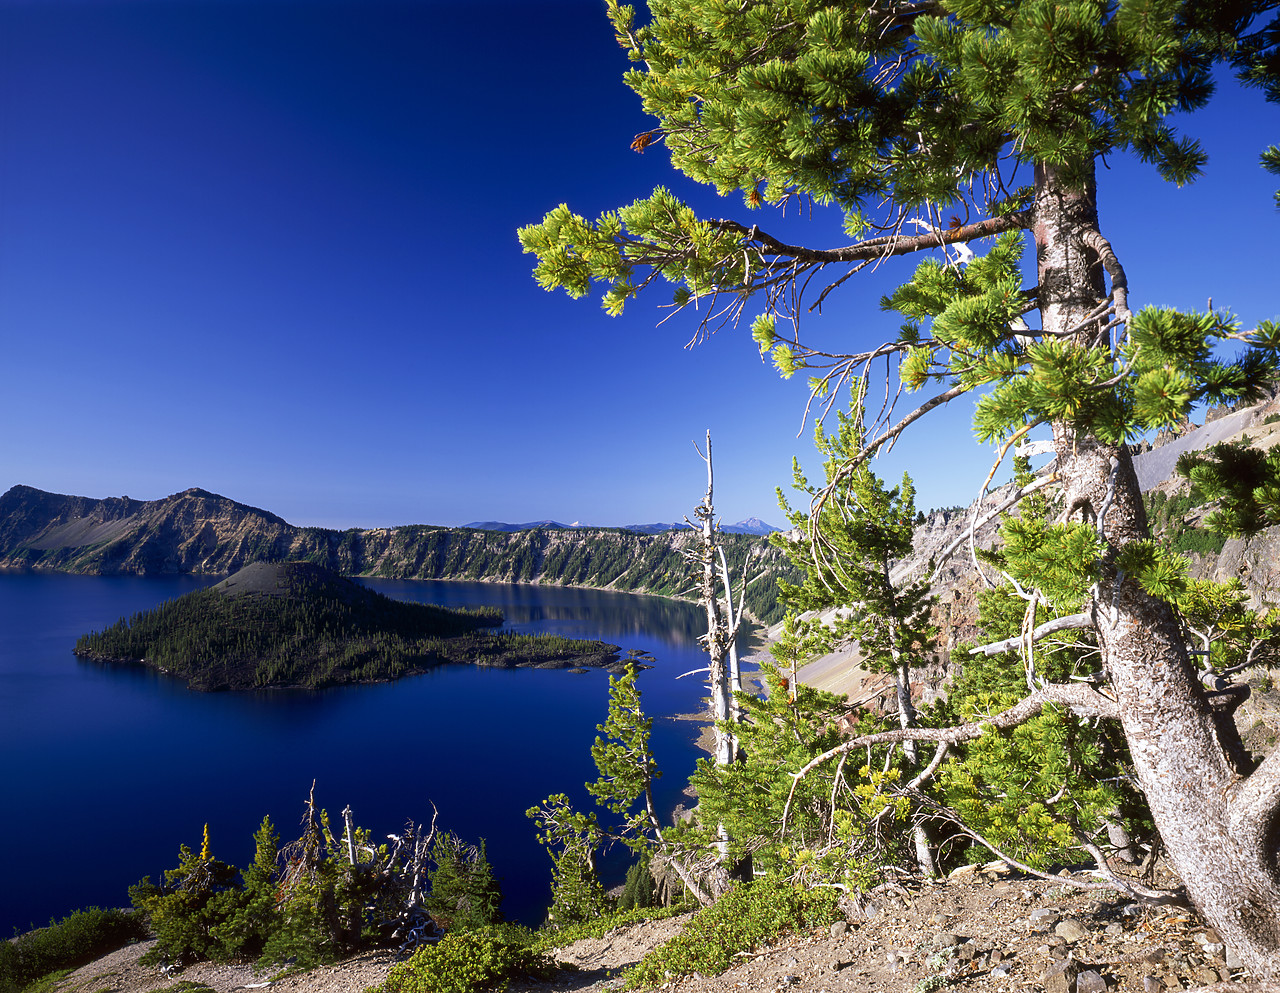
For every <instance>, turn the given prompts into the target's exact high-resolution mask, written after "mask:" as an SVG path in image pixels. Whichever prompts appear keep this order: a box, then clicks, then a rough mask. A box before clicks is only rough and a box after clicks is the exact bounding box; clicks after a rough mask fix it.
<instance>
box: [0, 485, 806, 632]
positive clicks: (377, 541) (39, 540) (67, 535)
mask: <svg viewBox="0 0 1280 993" xmlns="http://www.w3.org/2000/svg"><path fill="white" fill-rule="evenodd" d="M696 540H697V535H696V533H695V532H693V531H691V530H690V529H688V528H684V529H682V530H674V531H664V532H662V533H659V534H641V533H638V532H634V531H626V530H622V529H617V528H612V529H609V528H584V527H575V528H565V527H555V528H553V527H534V528H530V529H525V530H518V531H510V532H506V531H501V530H494V529H479V528H444V527H433V526H430V525H408V526H404V527H396V528H370V529H358V528H351V529H348V530H346V531H334V530H330V529H327V528H313V527H295V526H294V525H292V524H289V523H288V522H287V521H285V520H284V519H282V518H280V517H277V516H276V515H275V514H272V513H270V512H268V511H265V510H260V509H258V508H256V507H250V506H247V505H245V504H242V503H237V502H236V501H234V500H231V499H228V498H227V497H224V496H220V495H218V494H215V493H210V492H209V491H207V490H202V489H199V488H193V489H189V490H184V491H182V492H181V493H175V494H173V495H172V496H168V497H165V498H164V499H161V500H148V501H142V500H134V499H131V498H129V497H110V498H107V499H94V498H92V497H83V496H67V495H64V494H58V493H47V492H45V491H43V490H38V489H35V488H34V487H31V486H14V487H12V488H11V489H10V490H9V491H8V492H7V493H5V494H3V495H2V496H0V569H40V570H46V569H47V570H56V571H60V572H74V573H86V574H91V575H115V574H125V575H156V574H174V573H197V574H213V575H229V574H231V573H234V572H236V571H238V570H240V569H242V568H244V567H245V566H246V565H249V564H250V563H252V562H287V561H294V562H311V563H314V564H316V565H321V566H324V567H326V568H328V569H332V570H333V571H335V572H337V573H340V574H342V575H345V576H381V577H386V578H391V579H465V580H477V581H488V582H517V583H540V584H547V585H561V586H586V587H594V588H599V589H611V590H618V591H621V592H628V593H652V594H656V595H660V596H670V597H680V596H684V595H685V594H686V593H687V592H688V591H689V590H690V589H691V588H692V587H693V585H694V583H693V581H692V575H691V570H690V565H689V562H688V560H687V559H686V557H685V556H684V554H683V553H684V550H685V549H686V548H688V547H689V546H690V545H691V544H692V543H693V542H695V541H696ZM723 545H724V549H725V554H726V556H727V557H728V559H729V563H730V567H731V569H732V570H733V573H734V575H741V574H742V572H743V569H744V567H745V566H746V565H747V563H748V561H749V562H750V567H749V571H750V577H751V578H754V577H756V576H757V575H758V576H760V578H759V579H756V580H755V581H754V582H753V583H752V584H751V586H750V587H749V588H748V592H747V609H748V610H749V611H750V612H751V614H752V616H754V617H755V618H756V619H757V620H759V621H762V622H764V623H773V622H774V621H776V620H779V619H780V617H781V615H780V613H779V610H778V606H777V598H778V588H777V580H778V578H780V577H781V578H785V579H787V580H788V581H791V582H797V581H798V576H797V574H796V572H795V570H794V569H793V568H792V567H791V566H790V564H789V563H788V562H787V561H786V558H785V556H784V555H783V554H782V553H781V552H780V551H779V550H778V549H776V548H773V547H771V546H770V545H769V544H768V542H767V540H765V539H764V538H762V537H760V536H758V535H755V534H736V533H727V534H725V535H724V540H723Z"/></svg>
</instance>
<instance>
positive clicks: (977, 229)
mask: <svg viewBox="0 0 1280 993" xmlns="http://www.w3.org/2000/svg"><path fill="white" fill-rule="evenodd" d="M708 223H709V224H710V226H711V227H712V229H714V230H716V231H728V232H730V233H732V234H739V235H742V237H743V239H744V240H746V241H748V242H754V243H756V244H758V245H760V246H761V248H763V249H764V250H765V251H767V252H768V253H769V254H770V255H773V256H776V257H779V258H787V259H794V260H796V261H797V262H805V263H809V264H817V265H830V264H831V263H836V262H866V261H869V260H875V259H882V258H889V257H891V256H895V255H909V254H911V253H912V252H921V251H925V250H926V249H930V248H941V247H942V246H944V245H954V244H955V243H956V242H966V241H973V240H974V239H975V238H987V237H990V236H992V235H997V234H1002V233H1003V232H1005V231H1014V230H1017V229H1019V228H1029V227H1031V223H1032V217H1031V213H1030V211H1015V212H1013V213H1011V214H1004V215H1002V216H1000V217H988V218H986V219H985V220H981V221H976V222H975V223H973V224H964V225H961V226H960V227H958V228H948V229H943V230H938V231H929V232H928V233H926V234H917V235H903V234H899V233H897V232H895V233H894V234H887V235H881V236H880V237H878V238H867V239H865V240H863V241H859V242H856V243H855V244H852V245H846V246H845V247H843V248H805V247H804V246H802V245H788V244H787V243H786V242H784V241H781V240H780V239H778V238H775V237H774V236H773V235H771V234H769V233H768V232H766V231H761V230H760V226H759V225H758V224H753V225H751V227H746V226H745V225H743V224H740V223H738V222H737V221H734V220H728V219H720V220H713V221H709V222H708ZM1098 237H1100V238H1101V235H1099V236H1098ZM1104 241H1105V239H1104ZM1112 258H1114V255H1113V256H1112Z"/></svg>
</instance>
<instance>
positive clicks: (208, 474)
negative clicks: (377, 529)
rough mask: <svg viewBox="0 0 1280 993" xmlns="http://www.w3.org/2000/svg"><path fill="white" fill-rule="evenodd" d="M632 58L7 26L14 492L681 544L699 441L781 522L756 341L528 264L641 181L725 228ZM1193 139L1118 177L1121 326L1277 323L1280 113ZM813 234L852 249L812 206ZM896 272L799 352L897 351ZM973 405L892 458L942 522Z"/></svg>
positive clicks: (1232, 114) (367, 37)
mask: <svg viewBox="0 0 1280 993" xmlns="http://www.w3.org/2000/svg"><path fill="white" fill-rule="evenodd" d="M627 65H628V63H627V61H626V58H625V54H624V53H623V52H622V51H621V50H619V49H618V48H617V47H616V46H615V44H614V41H613V36H612V32H611V30H610V28H609V26H608V23H607V21H606V20H605V18H604V15H603V4H602V3H600V2H599V0H538V2H535V3H529V2H525V3H500V2H499V3H488V2H483V0H471V2H469V3H465V4H462V3H445V2H434V0H418V2H412V0H402V2H398V3H386V2H381V0H357V2H350V3H347V2H341V3H339V2H326V0H146V2H143V0H80V2H71V0H28V2H18V0H0V342H2V344H3V351H2V353H0V355H2V358H3V369H4V373H5V375H4V381H3V388H2V389H0V423H3V425H4V429H3V431H2V432H0V490H3V489H7V488H8V487H9V486H10V485H13V484H16V483H25V484H28V485H31V486H36V487H40V488H42V489H46V490H52V491H57V492H67V493H76V494H83V495H88V496H96V497H104V496H113V495H121V494H128V495H130V496H133V497H135V498H139V499H155V498H159V497H162V496H165V495H168V494H170V493H173V492H176V491H179V490H182V489H185V488H187V487H189V486H200V487H204V488H206V489H210V490H214V491H216V492H219V493H223V494H225V495H226V496H229V497H232V498H233V499H236V500H240V501H242V502H245V503H249V504H253V505H255V506H260V507H264V508H266V509H269V510H272V511H274V512H276V513H278V514H280V515H281V516H283V517H284V518H286V519H287V520H289V521H291V522H292V523H295V524H317V525H324V526H329V527H354V526H362V527H364V526H380V525H395V524H405V523H437V524H461V523H464V522H467V521H472V520H488V519H500V520H508V521H515V520H536V519H541V518H554V519H557V520H561V521H566V522H568V521H583V522H586V523H595V524H626V523H639V522H647V521H655V520H678V519H680V518H681V517H682V516H683V515H685V514H690V513H691V512H692V508H693V506H694V505H695V504H696V503H697V501H698V500H699V499H700V497H701V493H702V489H703V486H704V485H705V475H704V472H705V470H704V468H703V466H702V464H701V463H700V462H699V461H698V459H697V456H696V454H695V453H694V450H693V446H692V442H693V441H694V440H695V439H696V440H701V438H702V437H703V435H704V433H705V432H706V430H707V429H710V430H711V431H712V433H713V437H714V443H715V455H716V465H717V509H718V510H719V511H720V513H721V516H722V517H723V518H724V519H725V520H726V521H735V520H738V519H741V518H743V517H747V516H750V515H755V516H760V517H763V518H765V519H766V520H771V521H773V522H774V523H779V524H780V523H782V521H781V516H780V514H779V513H778V511H777V509H776V505H775V502H774V497H773V489H774V487H775V486H776V485H778V484H786V483H788V482H789V479H790V460H791V457H792V456H793V455H800V456H801V458H802V459H805V460H806V463H807V464H808V465H809V466H810V467H811V470H812V471H813V472H814V474H817V472H818V471H819V467H818V465H817V463H816V460H815V459H814V458H812V457H809V453H811V452H812V446H811V442H810V435H809V430H808V429H807V428H806V429H805V430H804V431H803V433H800V430H801V425H800V419H801V414H802V410H803V406H804V385H803V383H801V382H799V381H798V380H799V379H800V378H801V377H797V381H793V382H787V383H784V382H782V381H780V380H779V379H778V378H777V376H776V374H775V373H774V372H773V371H772V369H771V368H770V367H768V366H765V365H763V364H762V363H761V362H760V360H759V358H758V357H757V354H756V350H755V348H754V346H753V345H752V343H751V342H750V340H749V338H748V336H747V333H746V330H745V328H744V329H741V330H739V331H738V332H736V333H735V332H732V331H724V332H721V333H719V334H717V335H716V336H714V337H713V338H712V339H711V340H710V341H709V342H707V343H705V344H702V345H699V346H698V347H696V348H693V349H686V348H685V347H684V346H685V344H686V342H688V340H689V338H690V336H691V335H692V333H693V325H692V323H691V322H690V321H688V320H685V319H682V318H676V319H673V320H671V321H668V322H667V323H665V324H662V325H660V326H659V325H658V323H657V322H658V321H659V320H661V319H662V317H663V316H665V313H666V312H665V311H662V310H660V309H659V308H658V305H659V304H660V303H663V302H665V299H663V298H662V297H661V295H655V296H652V297H651V298H650V299H648V300H644V299H642V300H641V301H640V302H638V303H633V304H632V305H631V306H630V307H629V309H628V311H627V313H626V315H625V316H623V317H622V318H618V319H612V318H609V317H607V316H605V315H604V313H603V312H602V311H601V310H600V309H599V306H598V297H597V298H593V299H584V300H579V301H572V300H569V299H568V298H567V297H565V296H564V294H562V293H556V294H547V293H544V292H543V291H542V290H540V289H538V288H537V287H536V286H535V285H534V283H533V281H532V279H531V278H530V269H531V263H532V260H531V258H530V257H529V256H525V255H522V254H521V252H520V249H519V245H518V243H517V241H516V236H515V230H516V228H517V227H518V226H520V225H523V224H528V223H531V222H534V221H537V220H539V219H540V218H541V217H542V215H543V214H544V213H545V212H546V211H547V210H549V209H550V208H552V207H554V206H555V205H556V204H558V203H560V202H562V201H566V202H568V203H569V204H570V205H571V206H572V207H573V209H574V210H575V211H577V212H579V213H583V214H586V215H588V216H595V215H596V214H597V213H599V212H600V211H602V210H606V209H610V208H612V207H616V206H618V205H620V204H623V203H626V202H629V201H631V200H632V199H634V198H636V197H639V196H644V195H647V194H648V193H649V191H650V190H651V189H652V187H653V186H655V185H657V184H664V185H668V186H670V187H672V188H673V189H675V190H676V191H677V192H678V193H679V194H681V195H683V196H685V197H687V198H689V199H690V200H692V201H693V202H695V203H696V204H697V205H698V206H699V207H700V209H702V210H703V212H704V213H707V214H711V215H714V216H740V215H741V214H742V213H743V210H742V207H741V205H740V201H739V200H738V199H737V198H732V199H728V200H725V201H717V198H716V197H715V196H714V195H713V194H711V193H709V192H708V191H704V190H700V189H698V188H696V187H694V186H693V185H692V184H690V183H689V182H688V181H686V180H684V179H683V178H682V177H679V176H677V175H675V174H674V173H672V171H671V170H670V167H669V164H668V163H667V161H666V159H665V157H664V155H663V153H662V150H661V148H653V149H650V151H648V152H647V153H646V154H645V155H637V154H636V153H634V152H632V151H631V150H630V149H629V147H628V146H629V144H630V142H631V139H632V137H633V136H634V135H635V134H636V133H637V132H640V131H643V130H647V129H648V128H649V127H650V126H651V122H650V120H649V119H648V118H646V117H645V116H644V115H643V114H642V113H641V112H640V109H639V106H638V101H637V100H636V98H635V97H634V95H633V94H632V93H631V92H630V91H629V90H628V89H627V88H626V87H625V86H624V85H623V84H622V82H621V74H622V72H623V71H625V69H626V68H627ZM1185 130H1186V131H1187V132H1188V133H1190V134H1193V135H1195V136H1197V137H1200V138H1201V139H1202V140H1203V141H1204V143H1205V146H1206V148H1207V150H1208V151H1209V152H1210V155H1211V161H1210V165H1209V168H1208V173H1207V175H1206V176H1205V177H1204V178H1203V179H1202V180H1200V181H1199V182H1198V183H1196V184H1195V185H1193V186H1191V187H1188V188H1186V189H1182V190H1179V189H1176V188H1174V187H1172V186H1167V185H1165V184H1162V183H1160V182H1159V181H1158V180H1157V179H1156V178H1155V176H1154V175H1153V173H1152V172H1151V170H1150V169H1148V168H1147V167H1144V166H1141V165H1140V164H1136V163H1133V162H1129V161H1126V160H1118V161H1113V162H1110V163H1108V166H1109V168H1107V169H1104V170H1102V171H1101V172H1100V175H1099V185H1100V193H1099V196H1100V208H1101V216H1102V225H1103V230H1104V233H1106V234H1107V235H1108V236H1109V237H1110V238H1111V240H1112V242H1113V243H1114V245H1115V247H1116V250H1117V252H1118V253H1119V255H1120V257H1121V260H1122V262H1123V263H1124V264H1125V266H1126V268H1127V270H1128V274H1129V280H1130V286H1131V294H1132V296H1131V300H1132V301H1133V302H1135V303H1138V304H1142V303H1157V304H1168V305H1175V306H1183V307H1203V306H1204V305H1205V303H1206V300H1207V299H1208V298H1209V297H1210V296H1212V297H1213V300H1214V303H1215V305H1217V306H1227V307H1230V308H1232V309H1233V310H1235V312H1236V313H1237V314H1239V315H1240V316H1241V318H1242V319H1244V320H1245V321H1246V322H1256V321H1257V320H1259V319H1262V318H1275V317H1278V316H1280V292H1277V290H1278V286H1280V277H1278V276H1277V274H1278V273H1280V213H1278V212H1277V211H1276V210H1275V208H1274V207H1273V206H1272V202H1271V191H1272V189H1273V188H1274V185H1275V184H1276V182H1277V180H1276V179H1275V177H1271V176H1268V175H1267V174H1265V173H1263V172H1262V171H1261V169H1259V168H1258V167H1257V164H1256V163H1257V152H1258V151H1259V149H1260V148H1261V147H1262V146H1264V145H1265V144H1267V143H1269V142H1272V141H1276V140H1278V139H1280V107H1277V106H1275V105H1269V104H1266V103H1264V102H1263V101H1262V100H1261V98H1260V97H1259V96H1258V95H1257V94H1256V93H1253V92H1241V91H1239V90H1238V89H1237V88H1236V87H1235V86H1234V84H1232V83H1230V81H1227V82H1226V84H1225V85H1224V86H1223V87H1222V91H1221V93H1220V95H1219V97H1218V98H1217V99H1216V100H1215V103H1214V104H1213V105H1211V107H1210V109H1209V111H1207V112H1202V113H1201V114H1199V115H1195V116H1193V117H1191V118H1189V119H1188V120H1187V121H1186V123H1185ZM752 219H753V220H756V219H758V220H759V221H760V223H761V224H762V226H769V225H770V224H772V223H773V221H772V219H771V218H770V217H769V216H768V215H767V214H761V215H757V217H753V218H752ZM787 225H788V227H787V230H789V231H798V230H799V229H800V227H801V226H800V225H799V224H797V223H796V222H795V219H794V218H793V219H790V220H789V221H788V222H787ZM798 236H803V237H805V238H807V240H808V241H809V242H810V243H813V244H818V245H835V244H841V243H843V242H844V240H845V239H844V238H843V236H842V235H841V233H840V229H839V220H838V218H837V217H835V216H824V215H817V216H815V217H814V219H813V220H812V221H810V222H808V223H807V224H806V225H805V226H804V233H803V235H798ZM911 264H913V263H910V262H908V263H906V264H905V265H907V266H909V265H911ZM904 271H905V270H904V269H892V268H890V271H888V272H887V273H884V274H882V276H878V277H876V278H874V279H872V280H866V281H863V282H861V283H857V282H856V281H851V283H850V284H847V287H848V288H847V289H846V291H845V293H844V296H843V297H842V298H841V299H840V300H839V301H838V302H837V303H835V304H834V305H833V306H830V307H828V308H827V311H826V314H825V315H824V316H823V317H822V318H821V320H820V321H814V322H812V324H811V328H812V329H813V330H814V331H815V332H816V333H818V334H820V335H821V336H822V337H823V338H824V340H826V341H829V342H832V343H835V342H842V343H843V347H845V348H849V349H855V348H859V347H865V346H867V345H870V344H873V343H874V342H878V341H879V340H881V339H883V338H885V337H889V336H892V334H893V330H894V327H895V324H894V322H893V321H892V320H891V319H890V318H889V317H887V316H886V315H882V314H880V313H879V311H878V309H877V307H876V300H877V299H878V296H879V294H880V293H881V292H883V291H884V289H886V288H887V286H888V285H889V283H888V282H887V278H888V277H891V276H894V275H901V273H902V272H904ZM661 292H662V291H660V294H661ZM953 408H955V409H952V410H949V411H946V412H945V413H944V414H943V415H941V416H936V415H935V417H934V420H933V423H932V424H930V425H929V426H928V427H927V428H926V429H925V431H924V432H919V433H918V437H916V438H915V439H912V440H911V442H910V444H906V443H904V445H903V446H901V447H900V449H899V451H898V452H895V453H894V454H893V455H891V456H890V457H888V458H886V459H883V460H881V467H880V471H881V473H882V474H883V475H886V476H889V477H891V478H896V476H897V475H898V474H900V473H901V472H902V471H903V469H904V468H909V469H910V470H911V471H912V474H913V476H915V477H916V480H917V484H918V488H919V491H920V492H919V496H918V503H919V505H920V506H922V507H923V508H926V509H927V508H928V507H931V506H943V505H949V504H957V503H967V502H968V501H969V499H970V498H971V497H972V496H973V495H974V494H975V492H976V488H977V486H978V485H979V484H980V482H981V479H982V477H983V475H985V471H986V468H987V465H988V462H989V452H987V451H984V450H983V449H982V448H980V447H979V446H977V445H976V444H974V443H973V442H972V440H971V434H970V431H969V426H968V417H967V411H966V410H965V409H964V408H956V407H955V405H953Z"/></svg>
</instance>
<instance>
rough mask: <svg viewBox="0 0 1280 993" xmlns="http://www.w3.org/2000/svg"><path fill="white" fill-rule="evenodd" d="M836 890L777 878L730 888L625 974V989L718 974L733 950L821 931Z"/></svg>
mask: <svg viewBox="0 0 1280 993" xmlns="http://www.w3.org/2000/svg"><path fill="white" fill-rule="evenodd" d="M838 899H839V892H838V891H837V890H835V889H833V888H829V887H822V888H818V889H807V888H803V887H800V886H796V885H794V884H791V883H785V882H781V881H779V880H769V879H762V880H756V881H755V882H753V883H749V884H747V885H745V886H741V887H739V888H737V889H734V890H730V891H729V892H728V893H726V894H725V895H724V896H723V897H721V898H720V901H719V902H718V903H715V904H713V905H712V906H710V907H706V908H704V909H702V910H700V911H698V912H697V913H696V914H694V915H693V917H691V918H690V919H689V923H688V924H686V925H685V927H684V930H683V931H681V932H680V934H678V935H676V936H675V937H674V938H672V939H671V940H670V941H668V942H666V943H665V944H662V945H660V946H659V947H658V948H656V949H654V950H653V951H652V952H650V953H649V954H648V955H646V956H645V957H644V958H643V959H642V960H641V961H640V962H639V963H637V964H636V966H635V967H634V968H633V969H631V970H630V971H629V972H628V973H627V976H626V979H627V985H628V986H629V987H637V986H654V985H657V984H658V983H661V982H664V981H665V980H666V979H667V978H668V973H669V974H670V975H671V976H673V977H679V976H688V975H691V974H692V973H695V972H697V973H700V974H701V975H704V976H714V975H719V974H720V973H722V972H724V971H725V969H727V968H729V966H730V965H732V964H733V957H734V955H735V954H737V953H738V952H745V951H750V950H751V949H752V948H755V947H757V946H759V945H761V944H763V943H765V942H767V941H772V940H774V939H775V938H777V937H779V936H780V935H782V934H785V933H787V932H792V931H803V930H808V929H810V928H816V927H826V926H828V925H831V924H834V923H835V922H836V921H837V920H839V919H840V916H841V915H840V911H839V909H837V907H836V902H837V900H838Z"/></svg>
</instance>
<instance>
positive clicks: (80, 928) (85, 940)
mask: <svg viewBox="0 0 1280 993" xmlns="http://www.w3.org/2000/svg"><path fill="white" fill-rule="evenodd" d="M146 933H147V922H146V918H145V917H144V916H142V915H141V914H134V913H131V912H129V911H127V910H103V909H102V908H100V907H88V908H86V909H84V910H77V911H76V912H75V913H73V914H70V915H68V916H67V917H64V918H63V919H62V920H61V921H57V922H55V921H50V922H49V926H48V927H44V928H40V929H39V930H37V931H29V932H28V933H26V934H24V935H21V936H20V937H19V938H18V939H17V940H16V941H0V993H11V991H13V990H20V989H22V988H23V987H25V986H27V985H29V984H30V983H32V982H34V981H35V980H37V979H39V978H40V977H42V976H45V975H48V974H49V973H51V972H56V971H58V970H63V969H75V968H78V967H79V966H82V965H85V964H86V963H88V962H92V961H93V960H94V959H96V958H99V957H101V956H103V955H106V954H107V953H108V952H113V951H115V950H116V949H117V948H122V947H123V946H125V945H127V944H129V942H131V941H137V940H138V939H140V938H144V937H146Z"/></svg>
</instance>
